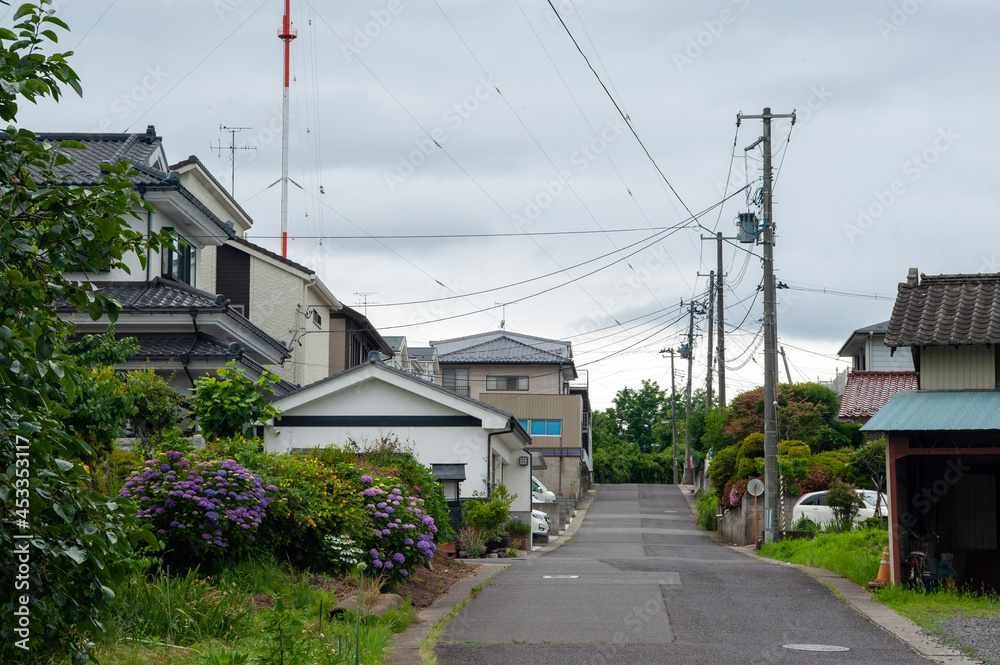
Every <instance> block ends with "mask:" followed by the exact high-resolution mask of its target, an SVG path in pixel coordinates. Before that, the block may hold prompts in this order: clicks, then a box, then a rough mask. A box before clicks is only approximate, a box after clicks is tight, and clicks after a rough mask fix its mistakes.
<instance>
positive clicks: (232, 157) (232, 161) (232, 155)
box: [209, 125, 257, 201]
mask: <svg viewBox="0 0 1000 665" xmlns="http://www.w3.org/2000/svg"><path fill="white" fill-rule="evenodd" d="M245 129H253V127H226V126H225V125H219V131H220V132H229V145H228V146H224V145H222V141H219V145H213V146H209V147H210V148H211V149H212V150H215V151H216V152H218V153H219V156H220V157H221V156H222V151H223V150H228V151H229V170H230V174H231V175H230V181H229V195H230V196H231V197H233V200H234V201H235V200H236V151H237V150H256V149H257V146H252V145H250V146H247V145H236V132H242V131H243V130H245Z"/></svg>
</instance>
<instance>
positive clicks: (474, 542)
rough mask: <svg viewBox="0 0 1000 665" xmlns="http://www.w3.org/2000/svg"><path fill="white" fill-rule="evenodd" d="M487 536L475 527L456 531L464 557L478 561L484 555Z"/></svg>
mask: <svg viewBox="0 0 1000 665" xmlns="http://www.w3.org/2000/svg"><path fill="white" fill-rule="evenodd" d="M488 538H489V534H487V533H486V532H484V531H482V530H480V529H476V528H475V527H470V526H464V527H462V528H461V529H459V531H458V539H459V540H460V541H461V543H462V550H463V551H464V552H465V556H467V557H468V558H470V559H478V558H479V557H481V556H482V555H483V554H485V553H486V540H487V539H488Z"/></svg>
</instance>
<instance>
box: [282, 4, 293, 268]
mask: <svg viewBox="0 0 1000 665" xmlns="http://www.w3.org/2000/svg"><path fill="white" fill-rule="evenodd" d="M289 4H290V0H285V15H284V17H282V19H281V31H280V32H279V33H278V38H279V39H280V40H281V41H283V42H285V85H284V88H283V90H282V93H281V256H282V257H284V258H288V79H289V76H288V60H289V58H288V56H289V53H290V51H291V47H292V40H293V39H295V38H296V37H297V36H298V33H297V32H296V31H295V30H294V29H293V28H292V20H291V18H290V17H289V13H290V12H289Z"/></svg>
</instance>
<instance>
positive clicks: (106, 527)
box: [0, 0, 166, 665]
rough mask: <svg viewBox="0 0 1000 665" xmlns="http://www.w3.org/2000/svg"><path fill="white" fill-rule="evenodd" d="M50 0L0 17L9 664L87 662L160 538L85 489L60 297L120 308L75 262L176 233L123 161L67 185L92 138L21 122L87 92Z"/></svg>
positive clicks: (0, 395)
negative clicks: (129, 578)
mask: <svg viewBox="0 0 1000 665" xmlns="http://www.w3.org/2000/svg"><path fill="white" fill-rule="evenodd" d="M50 4H51V3H50V2H48V0H42V1H41V2H39V3H37V4H24V5H22V6H21V7H20V8H19V9H17V10H16V11H15V12H14V15H13V20H14V22H15V25H14V27H13V30H11V29H7V28H0V118H2V119H3V120H5V121H7V122H8V123H10V126H9V127H8V129H7V130H6V133H5V135H4V136H3V137H2V138H0V313H2V314H0V316H2V318H0V549H2V550H3V551H4V552H6V553H9V554H10V553H13V554H14V555H8V556H5V557H0V594H2V598H3V600H2V601H0V602H2V603H3V604H4V611H3V612H2V613H0V614H2V619H0V621H2V623H3V626H2V633H0V634H2V637H0V661H2V662H12V661H21V660H25V656H26V655H28V652H26V649H29V650H30V656H31V657H32V658H36V659H38V658H44V657H45V656H46V654H47V653H51V652H53V651H55V652H62V653H65V652H66V651H67V650H73V651H74V652H75V653H74V654H73V657H72V660H73V664H74V665H80V663H84V662H86V661H87V659H88V656H87V654H86V649H87V647H86V645H87V644H89V643H90V639H91V638H96V637H99V636H100V634H101V632H102V631H103V625H102V616H103V613H104V612H105V611H106V610H107V608H108V603H109V600H110V599H111V598H113V597H114V591H113V590H114V589H116V588H118V585H119V583H120V582H121V580H122V578H123V576H124V574H125V573H126V572H127V571H128V570H129V567H130V566H131V565H133V564H130V563H129V557H130V555H131V548H130V543H131V542H134V540H135V539H136V538H138V537H140V536H142V537H144V538H146V539H147V542H150V543H151V544H153V545H155V544H156V541H155V539H154V538H152V536H151V534H150V532H149V531H143V530H139V529H135V528H134V527H135V523H134V521H133V520H132V518H130V517H129V515H130V514H131V512H132V509H131V507H130V506H129V505H128V504H127V503H124V504H123V503H122V502H118V501H109V500H108V499H106V498H105V497H102V496H101V495H100V494H98V493H96V492H93V491H91V490H90V489H89V482H88V481H89V477H88V475H87V474H86V472H85V469H84V467H83V464H82V463H80V462H79V460H80V459H81V458H91V457H92V456H93V453H94V451H93V449H92V448H91V447H90V446H88V445H87V443H86V442H85V441H83V440H82V439H81V438H80V437H79V436H76V435H74V434H73V433H71V432H69V431H67V427H66V424H65V422H64V421H65V420H66V419H67V418H68V417H69V416H70V414H71V409H72V406H73V403H74V402H75V401H76V399H77V397H78V395H79V394H80V392H81V386H83V385H85V384H86V381H87V378H88V372H89V370H88V368H83V367H81V366H80V365H79V364H78V363H77V362H76V361H75V359H74V357H73V356H71V355H70V354H69V353H68V352H67V350H66V348H65V346H64V342H65V340H66V339H67V337H68V335H69V334H70V333H71V332H72V331H73V324H72V323H71V322H69V321H65V320H61V319H59V318H58V317H57V316H56V315H55V310H54V308H53V307H52V304H53V303H54V302H55V301H57V300H63V301H68V302H70V303H72V304H73V305H74V306H75V307H76V309H77V310H78V311H80V312H86V313H87V314H89V315H90V316H91V317H92V318H94V319H97V318H100V317H101V316H103V315H104V314H105V313H107V314H108V316H109V317H110V318H111V319H112V320H113V319H115V318H116V316H117V313H118V311H119V304H118V303H117V302H115V301H114V300H112V299H110V298H107V297H104V296H103V295H101V294H100V293H95V292H93V291H91V290H89V289H87V288H85V287H83V286H81V285H79V284H76V283H74V282H72V281H70V280H69V279H67V278H66V277H65V276H64V275H65V273H67V272H70V271H75V272H84V273H88V274H97V273H99V272H100V271H102V270H108V269H125V270H127V266H126V265H125V260H124V259H125V257H126V256H127V255H128V254H130V253H134V254H136V255H137V256H138V257H139V260H140V261H144V260H145V249H146V247H147V246H149V247H151V248H153V249H157V248H158V247H159V244H160V243H161V242H163V241H165V240H166V237H165V236H161V235H154V236H153V237H151V238H144V237H143V236H142V234H141V233H136V232H134V231H132V230H131V228H130V226H129V222H128V220H129V219H130V217H136V218H138V214H139V211H143V210H144V207H145V205H146V204H144V202H143V201H141V200H140V199H139V197H138V196H137V195H136V193H135V192H134V191H133V188H132V184H131V182H130V181H129V180H128V179H127V177H128V176H129V175H130V174H131V173H134V172H131V171H130V170H129V167H128V165H127V164H105V165H103V168H104V169H105V171H106V173H107V175H106V176H105V178H104V186H103V187H100V188H82V187H63V186H59V183H60V182H61V181H62V178H61V177H60V176H59V173H58V171H59V169H60V168H61V167H63V166H65V165H67V164H70V163H71V162H72V158H71V157H69V156H68V155H67V154H66V153H65V152H64V151H63V150H64V148H77V149H79V148H82V147H83V146H82V145H81V144H79V143H76V142H66V143H64V144H60V145H50V144H48V143H47V142H44V141H39V140H36V137H35V135H34V134H32V133H31V132H29V131H27V130H25V129H21V128H18V127H17V126H16V125H15V124H14V123H16V120H17V112H18V108H19V105H20V104H21V103H23V101H25V100H27V101H29V102H32V103H37V102H39V101H41V100H43V99H45V98H52V99H54V100H58V99H59V97H60V96H61V94H62V86H69V87H70V88H72V89H73V90H75V91H77V93H80V90H81V88H80V84H79V80H78V77H77V75H76V73H75V72H74V71H73V70H72V69H71V68H70V67H69V65H68V64H67V57H68V56H69V55H70V54H69V53H54V54H51V55H46V54H45V49H46V47H47V46H48V45H50V44H51V43H55V42H57V41H58V35H57V34H56V32H55V31H56V30H59V29H63V30H68V27H67V26H66V24H65V23H63V22H62V21H61V20H60V19H59V18H57V17H56V16H55V15H54V14H53V13H52V11H51V10H50V7H49V5H50ZM15 555H16V556H15ZM24 618H26V619H27V624H28V625H27V626H24V625H23V623H22V620H23V619H24Z"/></svg>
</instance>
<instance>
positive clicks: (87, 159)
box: [35, 125, 236, 238]
mask: <svg viewBox="0 0 1000 665" xmlns="http://www.w3.org/2000/svg"><path fill="white" fill-rule="evenodd" d="M35 136H36V138H38V139H39V140H42V141H48V142H50V143H59V142H60V141H70V140H72V141H79V142H80V143H83V144H84V145H86V146H87V149H86V150H80V149H79V148H64V149H63V152H65V153H66V154H67V155H69V156H70V157H72V158H73V159H74V160H75V162H74V163H72V164H64V165H62V166H60V167H58V169H56V170H57V172H58V173H59V174H60V175H62V180H60V181H59V184H60V185H64V186H68V187H71V186H77V187H79V186H84V187H89V186H99V185H100V184H101V182H102V181H101V178H102V177H103V175H104V174H103V172H102V171H101V164H117V163H118V162H120V161H122V160H125V161H127V162H129V163H130V164H131V165H132V167H133V168H134V169H135V170H136V171H138V172H139V173H138V175H134V176H130V178H129V180H130V181H131V182H132V183H133V184H134V185H136V186H137V187H138V186H144V187H149V188H154V189H165V190H173V191H176V192H178V193H179V194H180V195H181V196H182V197H184V199H186V200H187V201H188V202H189V203H191V204H192V205H193V206H194V207H195V208H197V209H198V211H199V212H201V213H202V214H203V215H205V217H207V218H208V219H210V220H211V221H212V222H213V223H214V224H215V225H216V226H217V227H218V228H219V229H220V230H222V231H223V232H224V233H225V234H226V235H227V236H229V237H230V238H235V237H236V234H235V232H234V231H233V230H232V228H230V227H229V225H228V224H226V223H225V222H223V221H222V220H221V219H219V218H218V217H217V216H216V215H215V213H213V212H212V211H211V210H209V209H208V208H207V207H206V206H205V204H204V203H202V202H201V201H199V200H198V198H197V197H196V196H195V195H194V194H192V193H191V192H189V191H188V190H187V189H185V188H184V187H181V185H180V174H178V173H176V172H170V171H161V170H159V169H155V168H153V167H152V166H149V164H148V162H149V159H150V157H151V156H152V154H153V153H154V152H156V151H157V150H159V149H160V146H161V144H162V142H163V140H162V139H161V138H160V137H159V136H157V135H156V129H155V128H154V127H153V126H152V125H150V126H149V127H148V128H147V130H146V132H145V133H144V134H91V133H79V132H77V133H74V132H41V133H38V134H36V135H35Z"/></svg>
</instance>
